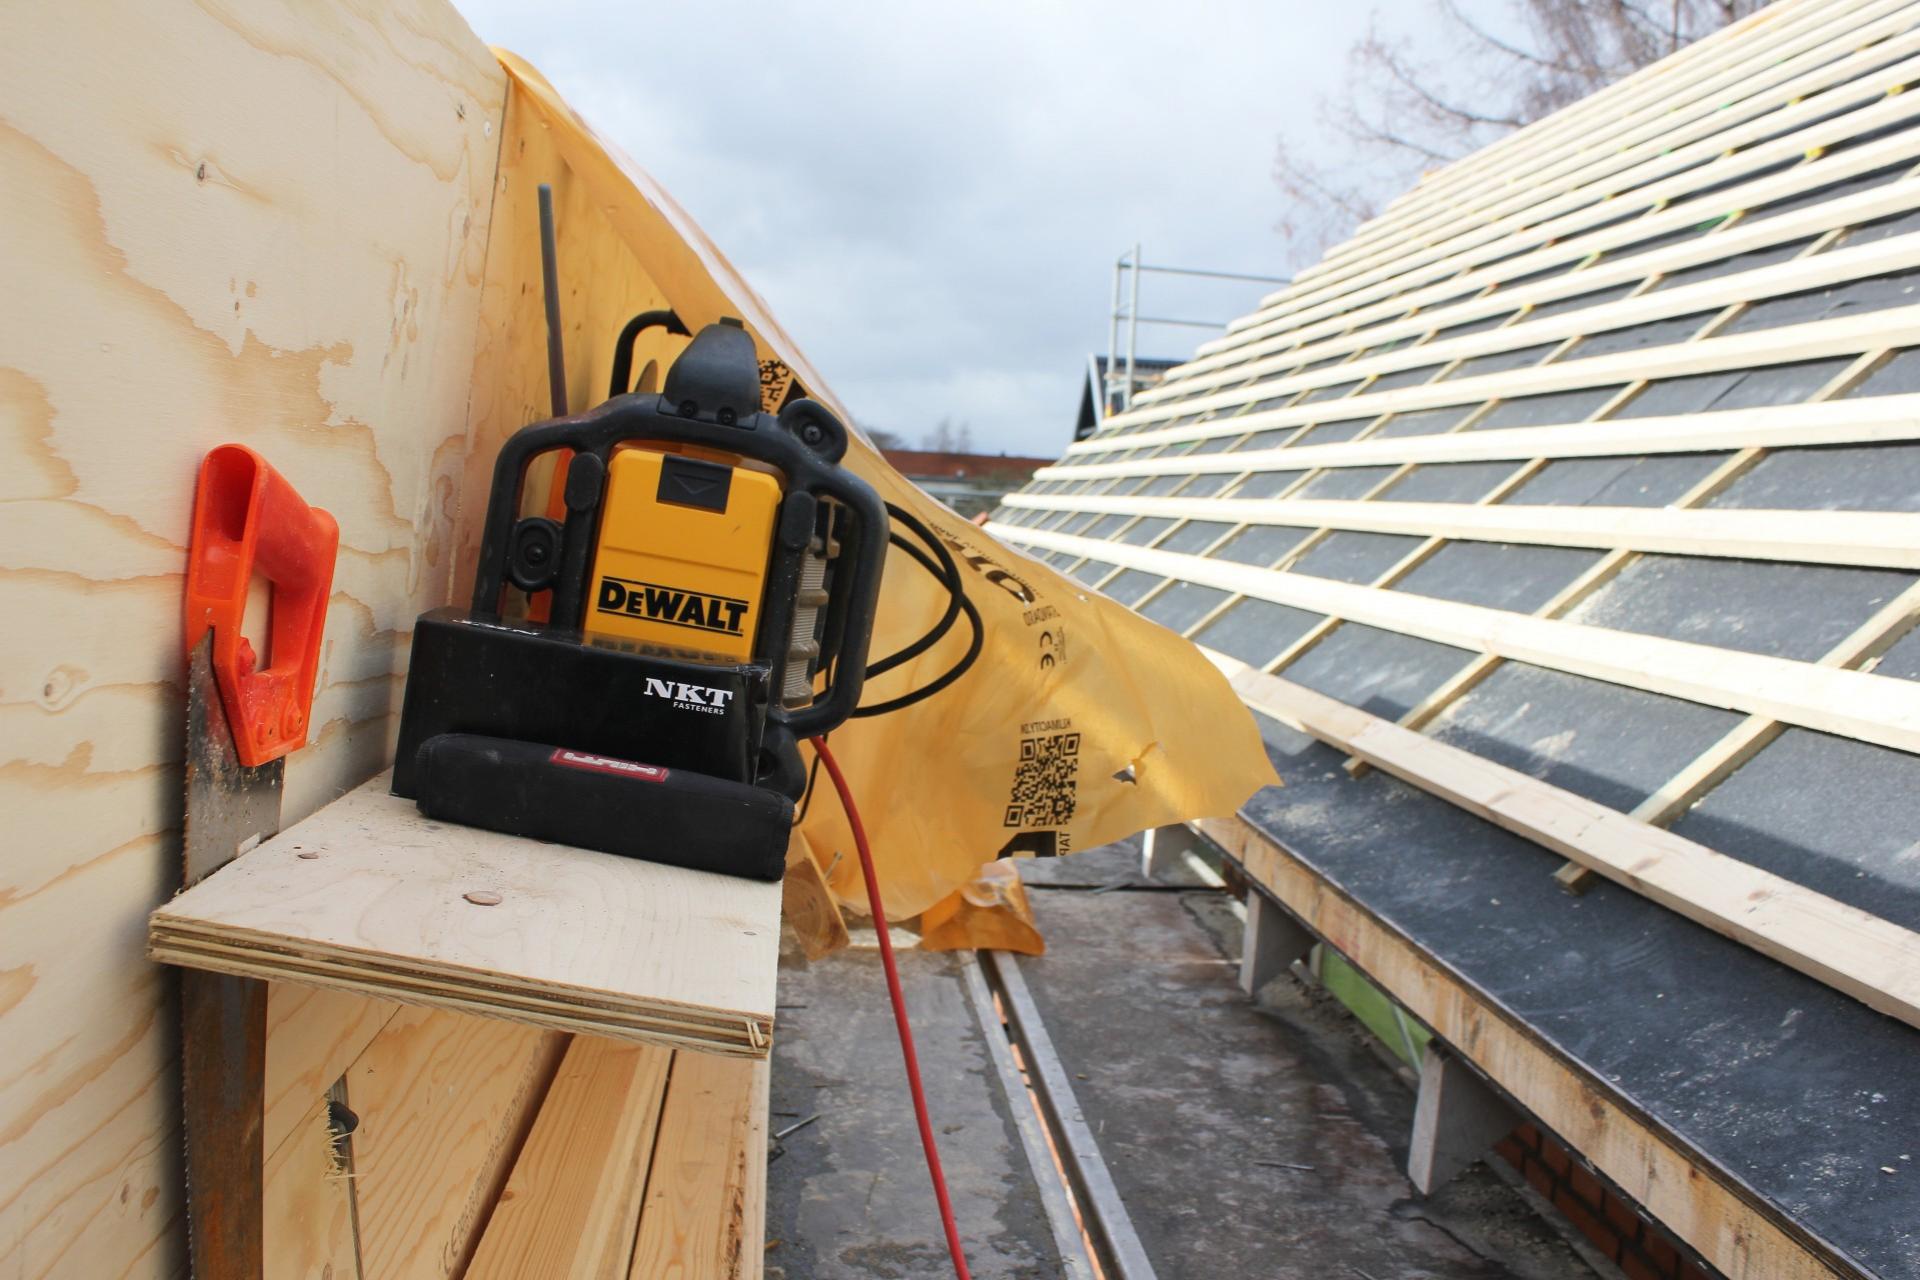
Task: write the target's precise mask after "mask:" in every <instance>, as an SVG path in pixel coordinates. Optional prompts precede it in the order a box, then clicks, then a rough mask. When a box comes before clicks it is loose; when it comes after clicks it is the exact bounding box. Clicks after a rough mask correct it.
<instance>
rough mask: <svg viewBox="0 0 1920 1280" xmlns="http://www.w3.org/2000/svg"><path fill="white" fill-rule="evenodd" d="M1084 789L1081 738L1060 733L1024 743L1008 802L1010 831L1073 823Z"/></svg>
mask: <svg viewBox="0 0 1920 1280" xmlns="http://www.w3.org/2000/svg"><path fill="white" fill-rule="evenodd" d="M1079 786H1080V735H1079V734H1077V733H1056V734H1051V735H1049V736H1047V737H1044V738H1022V739H1020V763H1019V764H1017V765H1015V766H1014V770H1013V794H1012V795H1011V796H1010V797H1009V798H1008V800H1007V820H1006V823H1005V825H1006V826H1009V827H1061V826H1065V825H1066V824H1067V823H1069V822H1071V821H1073V808H1074V801H1075V797H1076V795H1077V793H1078V790H1079Z"/></svg>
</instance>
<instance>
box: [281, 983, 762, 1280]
mask: <svg viewBox="0 0 1920 1280" xmlns="http://www.w3.org/2000/svg"><path fill="white" fill-rule="evenodd" d="M269 1004H270V1010H271V1012H270V1019H271V1021H272V1023H273V1026H274V1028H275V1030H276V1031H281V1032H285V1031H287V1030H288V1029H291V1028H295V1027H299V1028H305V1029H307V1030H308V1031H309V1032H310V1031H311V1030H313V1029H315V1028H327V1029H328V1030H329V1032H330V1034H329V1035H328V1036H326V1037H324V1038H318V1037H314V1036H312V1035H310V1034H309V1035H305V1036H299V1037H295V1036H290V1035H286V1034H282V1035H279V1036H276V1037H274V1038H273V1039H272V1040H270V1044H272V1045H273V1046H274V1047H273V1049H272V1051H270V1052H269V1054H268V1064H267V1074H268V1095H267V1105H266V1108H265V1125H264V1137H265V1145H266V1150H267V1155H266V1161H265V1165H266V1177H265V1180H264V1187H263V1191H262V1203H261V1216H262V1226H263V1239H264V1246H265V1247H264V1250H263V1254H264V1257H265V1259H266V1270H265V1275H266V1276H267V1277H269V1278H270V1280H278V1278H279V1277H287V1278H289V1280H291V1278H292V1277H296V1276H313V1275H323V1274H331V1275H332V1276H333V1277H335V1280H346V1278H347V1277H375V1276H378V1277H393V1276H399V1277H420V1278H423V1280H433V1278H447V1277H453V1276H460V1275H467V1276H474V1277H548V1276H551V1277H556V1278H557V1277H587V1278H592V1277H606V1278H607V1280H628V1277H632V1280H641V1278H642V1277H647V1278H649V1280H650V1278H652V1277H658V1276H668V1275H683V1276H689V1277H692V1276H699V1277H715V1278H716V1280H752V1278H753V1277H757V1276H758V1275H759V1274H760V1248H759V1243H760V1240H761V1237H762V1233H763V1220H764V1206H765V1177H766V1159H765V1149H766V1124H767V1064H766V1062H764V1061H753V1060H747V1059H742V1058H733V1057H721V1056H717V1055H711V1054H700V1053H693V1052H689V1051H676V1050H673V1049H668V1048H663V1047H661V1046H658V1045H641V1044H634V1043H630V1042H625V1041H616V1040H609V1039H605V1038H601V1037H594V1036H584V1035H583V1036H571V1037H570V1036H566V1035H563V1034H560V1033H558V1032H553V1031H542V1030H538V1029H535V1028H531V1027H527V1026H524V1025H519V1024H516V1023H510V1022H501V1021H496V1020H492V1019H485V1018H476V1017H470V1016H466V1015H462V1014H455V1013H448V1012H444V1011H435V1010H427V1009H419V1008H404V1007H402V1006H399V1005H394V1004H390V1003H387V1002H384V1001H373V1000H366V999H362V998H360V997H357V996H347V995H341V994H337V993H333V992H325V991H319V990H316V989H313V988H300V987H294V986H288V985H282V984H278V983H276V984H273V985H272V987H271V988H270V1002H269Z"/></svg>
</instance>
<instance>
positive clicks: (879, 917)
mask: <svg viewBox="0 0 1920 1280" xmlns="http://www.w3.org/2000/svg"><path fill="white" fill-rule="evenodd" d="M807 741H809V742H811V743H812V744H813V749H814V751H815V752H817V753H818V754H819V756H820V762H821V763H822V764H824V765H826V766H827V776H829V777H830V778H832V779H833V789H834V790H835V791H837V792H839V793H840V806H841V807H842V808H843V809H845V810H846V811H847V821H848V823H850V824H851V825H852V827H853V844H854V847H855V848H856V849H858V850H859V851H860V871H861V874H862V875H864V876H866V878H867V902H868V904H869V905H870V906H871V907H872V908H873V927H874V928H875V929H876V930H878V931H879V933H880V962H881V964H883V965H885V966H886V970H887V995H888V996H890V997H892V999H893V1021H894V1024H895V1025H896V1026H898V1027H899V1028H900V1056H901V1057H902V1058H904V1059H906V1062H907V1087H908V1088H909V1089H911V1090H912V1091H913V1116H914V1119H916V1120H918V1121H919V1122H920V1145H921V1146H922V1147H924V1148H926V1152H927V1173H928V1174H929V1175H931V1176H932V1178H933V1195H934V1198H935V1199H936V1200H938V1201H939V1202H940V1225H941V1226H942V1227H944V1228H945V1229H946V1232H947V1252H948V1253H950V1254H952V1255H953V1273H954V1275H955V1276H957V1277H959V1280H972V1277H971V1275H970V1274H969V1273H968V1271H967V1255H966V1253H965V1252H964V1251H963V1250H962V1249H961V1247H960V1227H959V1224H957V1223H956V1222H955V1221H954V1220H953V1202H952V1201H951V1200H949V1199H948V1198H947V1176H946V1174H944V1173H942V1172H941V1171H940V1149H939V1147H937V1146H935V1145H934V1140H933V1121H932V1119H930V1118H929V1117H928V1115H927V1094H926V1090H924V1089H923V1088H921V1087H920V1057H919V1055H918V1054H916V1053H914V1051H913V1028H912V1027H910V1026H908V1025H907V999H906V997H905V996H904V995H902V994H901V993H900V970H899V968H898V967H897V966H896V965H895V964H894V962H893V939H892V938H890V937H888V936H887V915H886V912H884V911H882V910H881V908H880V880H879V877H877V876H875V875H874V873H873V853H872V852H871V851H870V850H869V849H868V848H867V829H866V827H864V826H862V825H861V822H860V811H859V810H858V809H856V808H854V805H853V792H852V791H850V790H848V789H847V779H846V777H845V775H843V774H842V773H841V772H840V762H839V761H837V760H835V759H834V758H833V752H831V751H829V750H828V749H827V740H826V739H825V738H809V739H807Z"/></svg>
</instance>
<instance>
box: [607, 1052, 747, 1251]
mask: <svg viewBox="0 0 1920 1280" xmlns="http://www.w3.org/2000/svg"><path fill="white" fill-rule="evenodd" d="M768 1078H769V1077H768V1068H767V1063H765V1062H764V1061H761V1062H743V1061H740V1060H737V1059H726V1058H717V1057H713V1056H711V1055H707V1054H697V1053H686V1054H680V1055H679V1056H678V1057H676V1058H675V1059H674V1064H673V1079H672V1080H671V1081H670V1082H669V1083H668V1085H667V1102H666V1110H665V1112H664V1113H663V1114H662V1115H661V1118H660V1132H659V1137H658V1139H657V1140H656V1142H655V1144H654V1153H653V1170H652V1172H651V1174H650V1175H649V1177H648V1179H647V1196H646V1203H645V1206H644V1207H643V1208H642V1210H641V1214H640V1236H639V1239H638V1240H637V1241H636V1242H635V1245H634V1250H633V1265H632V1268H631V1269H630V1270H629V1271H628V1273H627V1274H628V1280H759V1277H760V1275H761V1265H762V1254H763V1249H762V1246H763V1244H764V1242H765V1235H766V1204H767V1084H768Z"/></svg>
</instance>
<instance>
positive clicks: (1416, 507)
mask: <svg viewBox="0 0 1920 1280" xmlns="http://www.w3.org/2000/svg"><path fill="white" fill-rule="evenodd" d="M1004 501H1005V504H1006V505H1007V506H1009V507H1014V508H1022V507H1026V508H1033V509H1038V510H1042V511H1106V512H1122V513H1125V514H1127V515H1138V516H1167V517H1171V518H1173V519H1176V520H1226V521H1232V522H1235V523H1241V524H1268V525H1287V526H1290V527H1294V528H1306V529H1318V528H1328V529H1359V530H1365V531H1368V532H1371V533H1397V534H1412V535H1414V536H1417V537H1434V538H1453V539H1466V540H1469V541H1478V542H1517V543H1523V544H1526V545H1530V546H1548V547H1594V548H1598V549H1600V550H1604V551H1611V550H1616V549H1627V550H1633V551H1649V552H1663V553H1667V554H1671V555H1694V556H1731V557H1735V558H1738V559H1745V560H1789V561H1794V562H1799V563H1807V564H1847V565H1871V566H1875V567H1878V568H1888V569H1916V568H1920V515H1914V514H1911V513H1907V512H1891V511H1787V510H1782V511H1767V510H1758V509H1745V508H1742V509H1726V510H1717V509H1716V510H1687V509H1682V508H1673V507H1554V506H1533V505H1517V506H1488V505H1480V504H1475V503H1458V502H1392V501H1386V502H1365V501H1327V500H1314V499H1297V498H1294V499H1279V498H1150V497H1142V496H1138V495H1121V496H1117V497H1114V496H1107V495H1094V494H1012V493H1010V494H1008V495H1007V496H1006V498H1005V500H1004Z"/></svg>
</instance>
